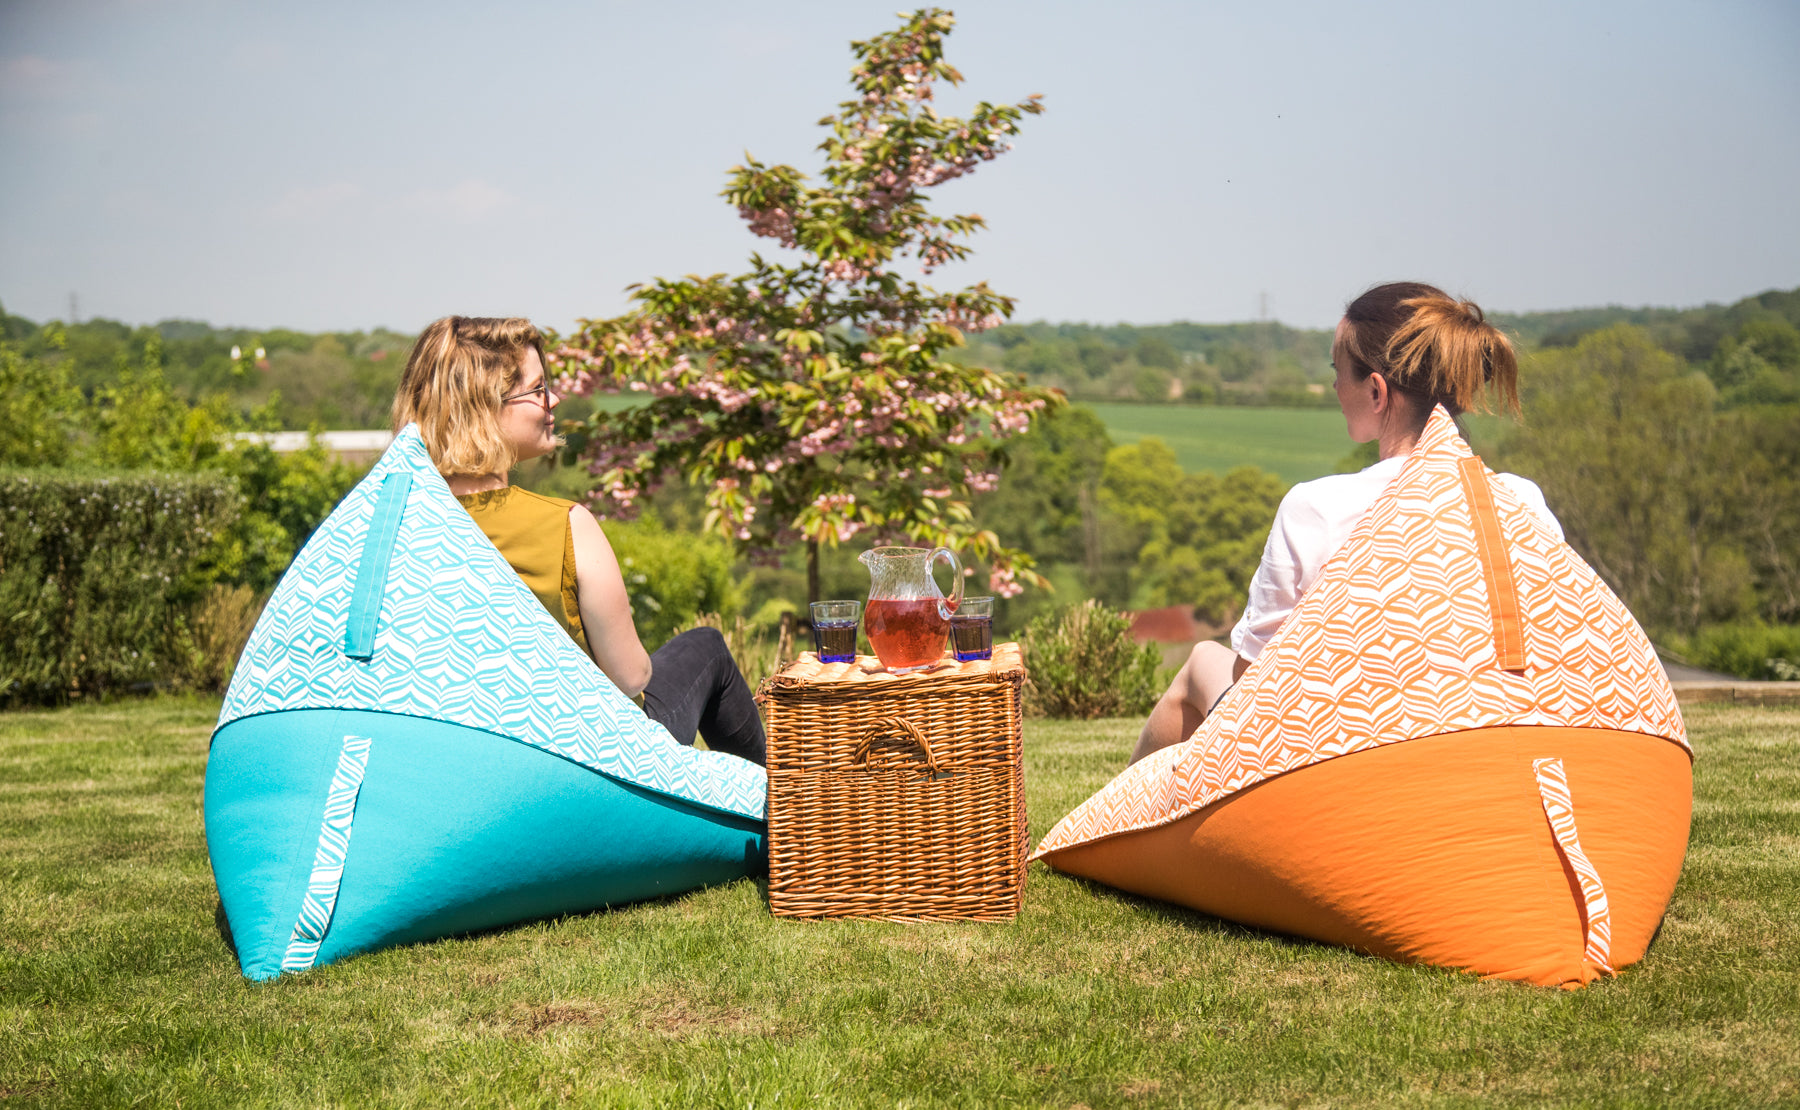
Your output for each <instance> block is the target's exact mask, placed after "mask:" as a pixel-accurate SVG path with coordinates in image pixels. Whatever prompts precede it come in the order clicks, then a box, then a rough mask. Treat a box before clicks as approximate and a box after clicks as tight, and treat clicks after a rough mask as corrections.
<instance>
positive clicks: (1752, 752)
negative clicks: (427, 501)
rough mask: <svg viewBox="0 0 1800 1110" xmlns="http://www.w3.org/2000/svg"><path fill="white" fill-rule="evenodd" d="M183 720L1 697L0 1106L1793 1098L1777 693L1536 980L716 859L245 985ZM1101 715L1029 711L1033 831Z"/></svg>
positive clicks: (1793, 875) (1727, 716)
mask: <svg viewBox="0 0 1800 1110" xmlns="http://www.w3.org/2000/svg"><path fill="white" fill-rule="evenodd" d="M216 711H217V704H216V703H215V702H207V701H197V700H162V701H151V702H139V703H117V704H113V705H109V706H97V707H85V708H78V709H70V710H62V711H55V712H21V713H11V714H4V715H0V879H3V880H4V881H3V883H0V1102H3V1103H4V1104H5V1105H6V1106H9V1107H10V1106H15V1105H16V1106H68V1107H92V1106H123V1105H145V1106H177V1105H179V1106H184V1107H196V1106H214V1105H219V1106H224V1105H229V1106H291V1105H304V1106H357V1105H363V1104H384V1105H395V1106H433V1107H437V1106H486V1105H515V1106H555V1105H563V1104H578V1105H579V1104H588V1105H606V1106H637V1105H643V1106H651V1105H719V1106H758V1107H765V1106H788V1105H802V1104H805V1105H811V1104H822V1105H881V1106H885V1105H913V1106H927V1105H953V1106H992V1105H1024V1106H1062V1107H1066V1106H1074V1105H1080V1104H1085V1105H1087V1106H1089V1107H1107V1106H1121V1107H1137V1106H1183V1105H1217V1104H1224V1103H1231V1104H1238V1103H1248V1104H1257V1105H1273V1104H1280V1105H1334V1106H1342V1105H1367V1104H1380V1105H1392V1104H1401V1105H1410V1104H1453V1105H1471V1106H1473V1105H1489V1104H1495V1103H1498V1104H1526V1105H1541V1104H1554V1105H1617V1106H1661V1105H1695V1106H1699V1105H1705V1106H1736V1105H1744V1104H1756V1103H1761V1104H1780V1103H1785V1104H1788V1105H1793V1104H1795V1103H1796V1102H1800V801H1797V799H1800V708H1779V709H1745V708H1731V707H1725V708H1715V707H1712V706H1701V707H1696V708H1695V709H1694V711H1693V712H1691V713H1690V714H1689V718H1688V719H1689V725H1690V728H1691V729H1692V732H1693V735H1694V741H1695V748H1696V749H1697V751H1698V753H1699V755H1698V763H1697V765H1696V778H1695V786H1696V795H1697V796H1696V804H1695V813H1694V831H1693V841H1692V844H1691V846H1690V849H1689V854H1688V860H1687V867H1686V870H1685V872H1684V873H1683V876H1682V880H1681V884H1680V887H1679V888H1678V889H1677V891H1676V894H1675V899H1674V903H1673V905H1672V906H1671V907H1670V911H1669V916H1668V918H1667V920H1666V921H1665V923H1664V925H1663V929H1662V933H1661V936H1660V938H1659V939H1658V940H1657V942H1656V944H1655V945H1654V946H1653V947H1652V948H1651V951H1650V954H1649V956H1648V958H1647V959H1646V960H1645V961H1644V962H1643V963H1642V964H1640V965H1638V966H1636V967H1633V968H1631V969H1629V970H1627V971H1626V972H1625V973H1624V974H1623V976H1622V977H1620V978H1619V979H1616V980H1611V981H1605V982H1601V983H1599V984H1596V985H1594V986H1592V987H1590V988H1588V989H1587V990H1584V991H1579V992H1570V993H1565V992H1560V991H1553V990H1544V989H1539V988H1532V987H1523V986H1518V985H1514V984H1507V983H1484V982H1479V981H1476V980H1474V979H1472V978H1469V977H1466V976H1462V975H1458V974H1455V973H1451V972H1445V971H1436V970H1430V969H1425V968H1418V967H1402V966H1398V965H1395V964H1391V963H1387V962H1385V961H1382V960H1377V959H1372V958H1368V957H1364V956H1359V955H1356V954H1354V953H1351V952H1348V951H1344V950H1341V949H1335V948H1327V947H1323V946H1320V945H1316V944H1311V943H1308V942H1304V941H1298V940H1293V939H1289V938H1284V937H1279V936H1273V935H1269V934H1265V933H1260V932H1257V931H1255V930H1250V929H1244V928H1240V927H1237V926H1234V925H1231V924H1227V923H1225V922H1221V921H1217V920H1214V919H1211V918H1206V917H1202V916H1199V915H1196V914H1193V913H1189V912H1186V911H1184V910H1179V909H1175V908H1172V907H1169V906H1166V905H1161V904H1158V903H1153V902H1147V901H1144V900H1141V899H1138V898H1134V897H1130V896H1126V895H1122V894H1119V893H1116V892H1113V891H1109V890H1107V889H1105V888H1101V887H1096V886H1092V885H1089V884H1086V883H1083V882H1080V881H1076V880H1071V879H1068V878H1065V877H1062V876H1059V875H1057V874H1055V873H1053V872H1050V871H1048V870H1046V869H1045V868H1044V867H1043V866H1042V865H1034V866H1033V868H1032V871H1031V875H1030V882H1029V887H1028V890H1027V895H1026V902H1025V910H1024V912H1023V913H1022V914H1021V915H1020V916H1019V918H1018V919H1017V920H1016V921H1014V922H1011V923H1008V924H998V925H979V924H940V925H891V924H885V923H870V922H849V921H841V922H826V923H804V922H794V921H787V920H776V919H774V918H772V917H770V916H769V914H768V912H767V908H766V905H765V903H764V900H763V895H762V892H761V889H760V888H759V886H758V885H757V884H756V883H753V882H750V881H741V882H736V883H732V884H729V885H726V886H721V887H716V888H713V889H709V890H705V891H700V892H696V893H693V894H690V895H687V896H684V897H677V898H671V899H667V900H664V901H659V902H653V903H647V904H641V905H635V906H628V907H624V908H621V909H616V910H611V911H606V912H597V913H591V914H584V915H579V916H573V917H566V918H560V919H556V920H551V921H542V922H536V923H533V924H528V925H523V926H520V927H517V928H512V929H504V930H499V931H496V932H491V933H485V934H481V935H477V936H470V937H462V938H457V939H453V940H446V941H440V942H437V943H432V944H425V945H418V946H414V947H409V948H403V949H396V950H390V951H386V952H380V953H376V954H374V955H370V956H364V957H360V958H357V959H353V960H350V961H347V962H345V963H342V964H338V965H335V966H331V967H325V968H321V969H318V970H315V971H313V972H310V973H307V974H304V975H301V976H297V977H291V978H287V979H283V980H278V981H276V982H273V983H267V984H263V985H252V984H250V983H247V982H245V981H244V980H243V979H241V978H240V977H239V976H238V973H237V969H236V966H235V964H234V963H233V961H232V959H231V957H230V955H229V954H228V953H227V951H226V948H225V945H224V942H223V941H222V940H221V937H220V933H219V929H218V926H217V923H216V921H217V917H216V915H217V905H218V902H217V898H216V895H215V893H214V890H213V885H212V879H211V875H210V873H209V871H208V869H207V863H206V852H205V845H204V840H203V835H202V831H201V809H200V786H201V778H202V773H203V770H204V763H205V754H206V740H207V735H208V732H209V730H210V727H211V725H212V722H213V719H214V714H215V713H216ZM1135 732H1136V726H1135V723H1134V722H1128V721H1109V722H1099V723H1061V722H1029V723H1028V725H1027V729H1026V759H1027V776H1028V778H1027V782H1028V788H1029V800H1030V806H1031V813H1032V828H1033V833H1034V835H1035V836H1041V835H1042V834H1043V833H1044V832H1045V831H1046V830H1047V829H1048V828H1049V826H1050V824H1051V823H1052V822H1053V821H1054V820H1055V819H1056V818H1057V817H1060V816H1061V815H1062V814H1063V813H1065V812H1067V811H1068V810H1069V809H1070V808H1071V807H1072V806H1074V805H1075V804H1076V803H1077V802H1078V801H1080V800H1081V799H1082V798H1083V797H1085V796H1086V795H1087V794H1088V793H1089V792H1091V791H1092V790H1093V789H1095V788H1096V787H1098V786H1099V785H1100V784H1102V783H1103V782H1105V781H1106V780H1107V779H1108V778H1109V777H1110V776H1111V775H1112V773H1114V772H1115V771H1116V770H1117V769H1118V768H1119V766H1120V764H1121V763H1122V762H1123V753H1124V751H1125V750H1126V746H1127V743H1128V740H1129V739H1130V738H1131V737H1133V736H1134V735H1135ZM582 834H583V831H582V830H578V829H572V830H570V835H582Z"/></svg>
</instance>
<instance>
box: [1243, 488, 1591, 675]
mask: <svg viewBox="0 0 1800 1110" xmlns="http://www.w3.org/2000/svg"><path fill="white" fill-rule="evenodd" d="M1405 463H1406V457H1405V456H1404V455H1396V456H1395V457H1393V458H1391V459H1383V460H1382V461H1380V462H1378V463H1376V464H1375V465H1374V466H1371V467H1369V468H1368V469H1366V470H1360V471H1358V472H1356V473H1355V474H1331V475H1327V476H1326V477H1323V478H1315V479H1314V480H1312V481H1310V482H1301V483H1300V484H1299V485H1297V486H1295V487H1294V488H1293V489H1290V490H1288V491H1287V496H1286V497H1283V498H1282V499H1281V508H1279V509H1277V510H1276V511H1275V523H1274V524H1273V525H1272V526H1270V528H1269V542H1268V543H1267V544H1265V545H1263V554H1262V563H1261V564H1260V565H1258V566H1257V568H1256V576H1255V577H1254V578H1252V579H1251V580H1250V597H1249V601H1248V602H1247V604H1245V606H1244V615H1243V616H1242V617H1240V618H1239V619H1238V622H1237V627H1235V628H1233V629H1232V630H1231V650H1233V651H1235V652H1237V653H1238V654H1239V655H1241V656H1243V657H1244V658H1245V659H1255V658H1256V657H1257V656H1259V655H1261V654H1262V650H1263V648H1265V647H1267V646H1268V645H1269V641H1270V640H1273V639H1274V638H1275V633H1276V632H1277V631H1278V630H1279V629H1280V628H1281V624H1282V622H1283V621H1285V620H1287V618H1288V614H1289V613H1292V612H1293V611H1294V606H1295V605H1298V604H1299V603H1300V599H1301V598H1302V597H1304V596H1305V595H1306V591H1307V590H1309V589H1311V588H1312V584H1313V582H1314V581H1316V580H1317V579H1318V577H1319V568H1321V567H1323V566H1324V565H1325V562H1326V560H1328V559H1330V558H1331V556H1332V555H1334V554H1336V553H1337V549H1338V548H1340V547H1342V546H1343V545H1344V541H1345V540H1347V539H1349V538H1350V533H1351V532H1353V531H1355V529H1356V526H1357V525H1358V524H1359V523H1361V522H1362V518H1363V517H1364V516H1366V515H1367V514H1368V512H1369V509H1370V508H1371V507H1372V506H1373V505H1374V504H1375V500H1376V498H1378V497H1380V496H1381V494H1382V491H1384V490H1386V489H1387V488H1388V485H1389V484H1390V483H1392V482H1393V480H1394V479H1395V478H1397V477H1399V476H1400V468H1401V467H1402V466H1404V465H1405ZM1494 478H1495V479H1496V480H1497V481H1499V482H1501V483H1503V484H1505V486H1506V487H1507V488H1508V489H1509V490H1511V491H1512V492H1513V493H1514V494H1515V495H1516V496H1517V497H1518V498H1519V500H1520V501H1522V502H1524V503H1525V505H1526V506H1527V507H1528V508H1530V509H1531V511H1532V512H1534V513H1536V514H1537V515H1538V516H1539V517H1540V518H1541V519H1542V520H1543V521H1544V523H1545V524H1548V525H1549V526H1550V529H1551V531H1553V532H1555V533H1556V537H1557V539H1561V538H1562V534H1563V532H1562V523H1561V522H1560V521H1558V520H1557V519H1556V516H1555V514H1553V513H1551V511H1550V507H1549V506H1548V505H1546V504H1545V503H1544V494H1543V491H1542V490H1540V489H1538V488H1537V484H1536V483H1535V482H1533V481H1531V480H1530V479H1528V478H1521V477H1519V476H1518V475H1517V474H1496V475H1494Z"/></svg>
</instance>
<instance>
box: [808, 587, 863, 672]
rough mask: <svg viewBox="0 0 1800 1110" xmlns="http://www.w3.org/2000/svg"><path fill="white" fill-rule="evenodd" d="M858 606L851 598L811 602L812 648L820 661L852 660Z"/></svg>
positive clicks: (854, 650) (854, 651) (854, 654)
mask: <svg viewBox="0 0 1800 1110" xmlns="http://www.w3.org/2000/svg"><path fill="white" fill-rule="evenodd" d="M861 609H862V605H861V603H859V602H855V601H815V602H813V603H812V635H813V651H814V652H816V653H817V654H818V656H819V662H821V663H854V662H855V661H856V623H857V618H858V617H859V616H860V615H861V613H860V610H861Z"/></svg>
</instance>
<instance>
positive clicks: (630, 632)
mask: <svg viewBox="0 0 1800 1110" xmlns="http://www.w3.org/2000/svg"><path fill="white" fill-rule="evenodd" d="M558 400H559V399H558V397H557V396H556V393H555V391H554V390H552V389H551V388H550V382H549V380H548V379H547V378H546V377H545V376H544V346H543V337H542V336H541V335H540V334H539V332H538V330H537V328H536V327H534V326H532V324H531V322H530V321H529V320H525V319H520V318H517V317H512V318H496V317H469V316H446V317H445V318H444V319H442V320H438V321H436V322H434V323H432V324H431V325H430V326H429V327H427V328H426V329H425V331H424V332H423V333H422V334H421V335H420V336H419V339H418V342H417V343H415V344H414V345H413V350H412V355H411V356H410V357H409V358H408V359H407V361H406V370H405V372H404V373H403V374H402V375H401V378H400V389H399V392H398V393H396V394H395V396H394V429H395V430H396V431H398V430H399V429H401V428H403V427H405V426H406V425H407V424H417V425H418V426H419V434H420V437H421V438H422V439H423V440H424V441H425V449H426V450H427V451H428V452H430V454H431V461H432V463H433V464H434V465H436V467H437V469H438V472H439V473H440V474H442V475H443V476H444V480H445V481H446V482H447V483H448V484H449V486H450V492H451V493H453V494H455V495H456V499H457V500H458V501H459V502H461V503H462V506H463V507H464V508H465V509H467V510H468V512H469V515H470V516H471V517H473V518H474V520H475V523H476V524H477V525H479V526H480V527H481V530H482V532H484V533H485V534H486V535H487V537H488V539H489V540H491V541H493V544H494V546H495V547H496V548H498V549H499V551H500V554H501V555H503V556H505V558H506V561H507V563H509V564H510V565H511V566H512V568H513V570H514V571H515V572H517V573H518V575H519V577H520V578H521V579H523V580H524V582H525V585H526V586H527V587H529V588H530V590H531V592H532V593H533V594H535V595H536V596H537V599H538V601H539V602H541V603H542V604H543V606H544V608H545V609H547V610H549V612H550V615H551V616H552V617H555V618H556V620H557V622H558V623H559V624H561V625H562V627H563V629H564V630H565V631H567V632H568V634H569V636H570V637H571V638H573V639H574V641H575V642H576V643H577V644H578V645H580V647H581V648H582V650H583V651H585V652H587V653H588V655H589V656H591V657H592V658H593V660H594V662H595V663H596V664H598V665H599V667H600V669H601V670H602V671H604V672H605V673H606V676H607V677H608V678H610V679H612V681H613V684H614V685H615V686H617V687H618V688H619V689H620V690H621V691H623V692H624V693H625V695H626V696H627V697H637V696H638V695H640V694H641V695H642V703H643V706H644V712H645V713H647V714H649V716H650V717H651V718H652V719H653V720H656V721H658V722H660V723H661V724H662V725H663V726H664V727H665V728H667V729H668V730H669V732H670V733H671V734H673V735H674V737H675V738H676V739H677V740H679V741H681V742H682V743H684V744H691V743H693V741H694V736H695V734H696V733H698V734H699V735H700V736H702V737H704V738H705V740H706V744H707V747H709V748H711V749H713V750H715V751H722V752H729V753H730V754H732V755H736V756H740V757H742V758H744V759H748V760H751V761H752V762H755V763H759V764H760V763H763V762H764V761H765V759H766V755H765V739H764V735H763V726H762V719H761V717H759V716H758V715H757V712H756V703H755V701H754V700H753V698H752V697H751V694H750V689H749V686H748V685H747V684H746V683H745V682H744V676H743V675H742V674H741V673H740V672H739V671H738V668H737V663H736V662H735V661H734V660H733V659H732V658H731V653H730V651H729V650H727V649H726V647H725V641H724V638H723V637H722V636H720V635H719V633H718V632H717V631H716V630H715V629H711V628H697V629H693V630H691V631H688V632H684V633H682V634H681V635H679V636H677V637H675V638H674V639H673V640H670V641H669V642H668V643H667V644H665V645H663V646H662V647H661V648H659V649H658V650H657V652H656V654H655V655H651V654H650V653H648V652H646V651H645V650H644V645H643V643H642V642H641V641H640V640H639V639H638V635H637V629H636V627H635V626H634V625H633V624H632V621H631V599H630V596H629V595H628V594H627V593H626V591H625V581H624V578H623V576H622V575H621V574H620V572H619V563H618V559H617V558H616V557H615V556H614V554H613V549H612V545H611V544H610V543H608V542H607V539H606V533H604V532H602V531H601V530H600V524H599V522H598V521H596V520H595V519H594V514H593V513H591V512H589V511H588V510H587V509H586V508H584V507H582V506H581V505H578V504H576V503H575V502H573V501H564V500H562V499H560V498H555V497H545V496H543V495H541V494H536V493H532V492H531V491H530V490H525V489H520V488H519V487H517V486H514V485H512V484H511V483H510V481H509V480H508V478H507V472H508V471H510V470H511V469H512V468H513V466H515V465H516V464H518V463H520V462H523V461H525V460H526V459H534V458H538V457H539V456H542V455H547V454H549V453H550V452H551V451H553V450H555V449H556V446H557V443H558V440H557V436H556V416H555V410H556V406H557V403H558Z"/></svg>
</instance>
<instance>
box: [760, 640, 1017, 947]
mask: <svg viewBox="0 0 1800 1110" xmlns="http://www.w3.org/2000/svg"><path fill="white" fill-rule="evenodd" d="M1024 679H1025V665H1024V662H1023V660H1022V659H1021V658H1020V656H1019V646H1018V645H1017V644H995V645H994V657H993V658H992V659H984V660H979V661H975V662H968V663H958V662H957V661H956V660H955V659H954V658H952V657H950V656H948V655H946V656H945V657H944V659H943V661H942V662H940V663H939V664H937V665H936V666H934V667H933V668H931V669H930V670H928V671H921V672H917V673H914V674H909V675H893V674H888V673H887V672H885V671H883V670H881V669H880V667H879V665H878V664H877V663H876V661H875V659H874V658H872V657H868V656H859V657H858V658H857V660H856V662H854V663H820V662H819V661H818V660H817V658H815V657H814V656H813V654H812V653H811V652H806V653H803V654H802V655H801V656H800V658H799V660H798V661H796V662H795V663H793V664H792V665H790V666H789V667H788V668H787V669H786V670H784V671H782V672H781V673H780V674H778V675H775V676H774V677H772V678H770V679H768V680H767V681H766V682H764V683H763V685H762V688H761V689H760V690H759V691H758V692H757V700H758V702H760V703H761V704H762V705H763V706H764V707H765V708H766V710H767V713H768V733H769V908H770V909H771V910H772V911H774V912H775V913H776V914H778V915H781V916H784V917H875V918H883V919H887V920H897V921H922V920H945V919H957V918H960V919H975V920H982V921H1003V920H1007V919H1010V918H1012V917H1013V916H1014V915H1016V914H1017V913H1018V912H1019V906H1020V904H1021V903H1022V902H1023V901H1024V897H1025V855H1026V850H1027V847H1028V842H1027V839H1026V829H1025V782H1024V775H1023V773H1022V770H1021V766H1020V743H1019V687H1020V685H1021V684H1022V683H1023V682H1024Z"/></svg>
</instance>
